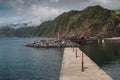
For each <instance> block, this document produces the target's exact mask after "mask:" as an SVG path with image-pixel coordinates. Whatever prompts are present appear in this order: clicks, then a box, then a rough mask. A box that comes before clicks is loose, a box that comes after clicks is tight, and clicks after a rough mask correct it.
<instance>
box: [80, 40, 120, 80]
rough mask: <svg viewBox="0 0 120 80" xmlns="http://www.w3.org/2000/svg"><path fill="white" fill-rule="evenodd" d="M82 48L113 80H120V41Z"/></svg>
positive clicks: (88, 45)
mask: <svg viewBox="0 0 120 80" xmlns="http://www.w3.org/2000/svg"><path fill="white" fill-rule="evenodd" d="M81 48H83V50H84V52H85V53H86V54H87V55H88V56H89V57H90V58H91V59H92V60H93V61H94V62H95V63H96V64H98V65H99V66H100V68H102V69H103V70H104V71H105V72H106V73H107V74H108V75H110V76H111V77H112V78H113V80H120V41H119V42H116V41H109V42H107V41H106V42H104V43H97V44H87V45H83V46H81Z"/></svg>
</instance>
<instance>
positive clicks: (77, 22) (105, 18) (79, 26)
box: [39, 5, 120, 37]
mask: <svg viewBox="0 0 120 80" xmlns="http://www.w3.org/2000/svg"><path fill="white" fill-rule="evenodd" d="M47 24H48V25H46V26H45V27H46V30H44V31H45V33H44V34H42V33H41V34H42V35H48V36H54V35H56V34H57V32H58V31H59V32H61V33H63V35H68V34H72V33H79V32H80V31H85V32H86V34H87V35H88V36H100V37H111V36H120V13H119V12H117V11H112V10H108V9H105V8H103V7H101V6H99V5H96V6H92V7H87V8H86V9H84V10H82V11H74V10H73V11H70V12H65V13H63V14H61V15H59V16H58V17H57V18H55V19H54V20H53V21H51V22H48V23H47ZM39 27H41V25H40V26H39ZM40 32H42V31H40Z"/></svg>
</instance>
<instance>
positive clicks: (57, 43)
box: [25, 39, 79, 48]
mask: <svg viewBox="0 0 120 80" xmlns="http://www.w3.org/2000/svg"><path fill="white" fill-rule="evenodd" d="M25 46H27V47H35V48H56V47H60V48H61V47H62V48H64V47H78V46H79V44H76V43H74V42H72V41H70V40H56V39H54V40H36V41H34V42H32V43H29V44H27V45H25Z"/></svg>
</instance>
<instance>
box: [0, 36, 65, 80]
mask: <svg viewBox="0 0 120 80" xmlns="http://www.w3.org/2000/svg"><path fill="white" fill-rule="evenodd" d="M40 39H43V38H0V80H58V79H59V73H60V68H61V61H62V56H63V49H60V48H53V49H50V48H49V49H41V48H29V47H25V46H24V45H26V44H27V43H30V42H32V41H34V40H40ZM44 39H48V38H44Z"/></svg>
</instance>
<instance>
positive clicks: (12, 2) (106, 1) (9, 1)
mask: <svg viewBox="0 0 120 80" xmlns="http://www.w3.org/2000/svg"><path fill="white" fill-rule="evenodd" d="M97 4H99V5H101V6H103V7H105V8H109V9H120V0H0V25H2V24H11V23H18V22H19V23H22V22H32V23H34V24H40V23H41V22H42V21H44V20H48V19H54V18H55V17H56V16H57V15H59V14H61V13H63V12H65V11H69V10H82V9H84V8H86V7H87V6H91V5H97Z"/></svg>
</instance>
